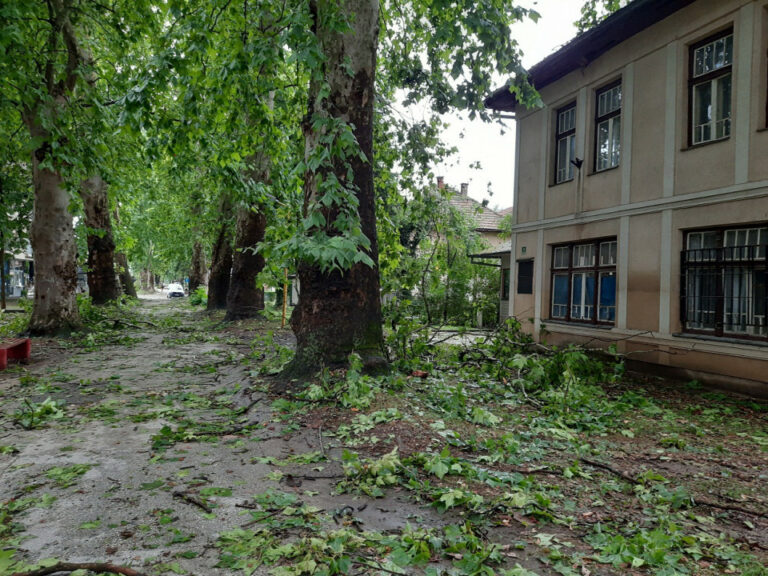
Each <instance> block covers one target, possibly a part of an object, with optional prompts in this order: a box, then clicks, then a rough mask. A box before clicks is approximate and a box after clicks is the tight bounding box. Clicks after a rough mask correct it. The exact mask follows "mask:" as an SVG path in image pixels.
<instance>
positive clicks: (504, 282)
mask: <svg viewBox="0 0 768 576" xmlns="http://www.w3.org/2000/svg"><path fill="white" fill-rule="evenodd" d="M509 281H510V276H509V268H502V269H501V299H502V300H509Z"/></svg>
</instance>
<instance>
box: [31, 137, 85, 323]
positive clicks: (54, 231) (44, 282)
mask: <svg viewBox="0 0 768 576" xmlns="http://www.w3.org/2000/svg"><path fill="white" fill-rule="evenodd" d="M28 125H29V126H30V134H31V135H32V136H33V137H34V136H39V137H41V138H42V140H43V141H44V142H46V144H44V145H43V146H42V147H41V148H38V149H37V150H35V151H34V152H33V153H32V181H33V183H34V187H35V208H34V217H33V219H32V226H31V228H30V240H31V243H32V251H33V253H34V255H35V275H36V279H37V280H36V282H35V303H34V308H33V310H32V318H31V319H30V321H29V331H30V332H31V333H32V334H60V333H68V332H71V331H72V330H73V329H75V328H77V327H79V326H80V315H79V313H78V310H77V299H76V293H77V261H76V257H77V256H76V255H77V248H76V246H75V232H74V227H73V223H72V214H71V213H70V212H69V193H68V192H67V191H66V190H65V189H64V187H63V185H62V178H61V174H59V172H57V171H55V170H53V169H51V168H48V167H41V166H40V162H41V161H42V160H43V159H45V158H46V156H47V155H48V153H49V150H48V146H49V145H48V144H47V142H48V138H49V135H48V134H46V133H45V132H44V131H43V130H41V129H40V128H38V127H37V126H36V125H35V124H34V123H33V124H32V125H30V124H29V122H28Z"/></svg>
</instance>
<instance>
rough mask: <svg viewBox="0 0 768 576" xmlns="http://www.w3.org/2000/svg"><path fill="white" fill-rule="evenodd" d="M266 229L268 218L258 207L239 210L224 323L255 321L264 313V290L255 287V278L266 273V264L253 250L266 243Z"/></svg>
mask: <svg viewBox="0 0 768 576" xmlns="http://www.w3.org/2000/svg"><path fill="white" fill-rule="evenodd" d="M266 229H267V217H266V216H265V215H264V213H263V212H262V211H261V210H259V209H258V207H253V208H248V207H241V208H240V209H238V211H237V229H236V232H235V252H234V255H233V259H232V278H231V280H230V283H229V293H228V294H227V315H226V317H225V318H224V319H225V320H240V319H243V318H253V317H254V316H256V315H257V314H258V313H259V311H261V310H264V289H263V288H262V287H261V286H258V285H257V284H256V277H257V276H258V275H259V273H260V272H261V271H262V270H264V264H265V261H264V256H262V255H261V253H260V252H255V251H254V248H256V247H258V246H259V245H260V244H261V243H262V242H263V241H264V234H265V232H266ZM209 298H210V296H209Z"/></svg>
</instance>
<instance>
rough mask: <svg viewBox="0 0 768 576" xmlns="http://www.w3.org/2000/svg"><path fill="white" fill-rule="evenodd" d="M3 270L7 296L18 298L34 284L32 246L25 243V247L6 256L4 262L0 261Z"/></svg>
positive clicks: (4, 287)
mask: <svg viewBox="0 0 768 576" xmlns="http://www.w3.org/2000/svg"><path fill="white" fill-rule="evenodd" d="M0 265H2V266H3V267H4V268H5V270H4V277H5V286H3V287H0V289H4V290H5V295H6V297H8V298H20V297H21V296H22V295H24V294H26V293H27V291H28V290H29V289H30V288H31V287H32V285H33V284H34V279H35V264H34V260H33V258H32V248H31V247H30V245H29V243H27V246H26V249H25V250H24V251H23V252H19V253H16V254H13V255H10V256H8V257H6V259H5V262H2V263H0Z"/></svg>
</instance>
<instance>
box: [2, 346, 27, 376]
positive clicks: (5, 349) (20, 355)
mask: <svg viewBox="0 0 768 576" xmlns="http://www.w3.org/2000/svg"><path fill="white" fill-rule="evenodd" d="M31 353H32V341H31V340H30V339H29V338H13V339H11V340H3V341H2V342H0V370H5V369H6V368H7V367H8V359H9V358H15V359H18V360H26V359H27V358H29V355H30V354H31Z"/></svg>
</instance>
